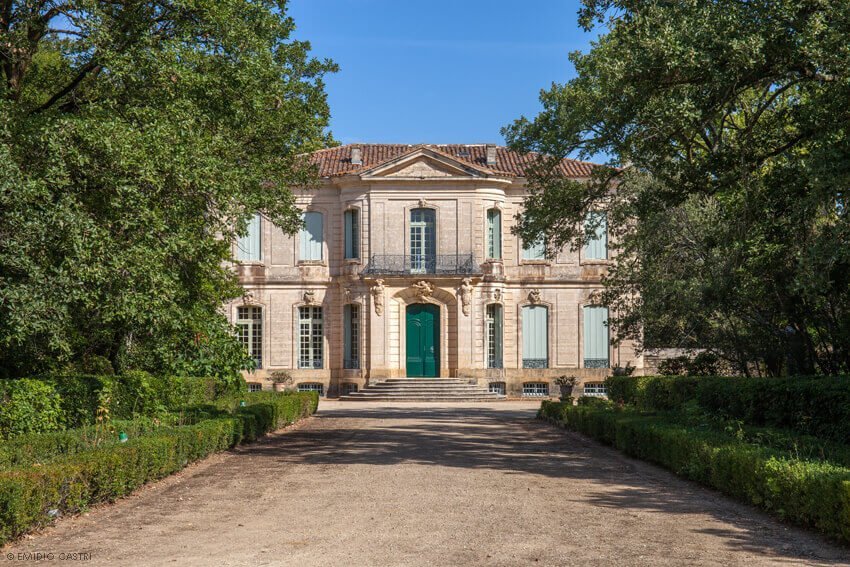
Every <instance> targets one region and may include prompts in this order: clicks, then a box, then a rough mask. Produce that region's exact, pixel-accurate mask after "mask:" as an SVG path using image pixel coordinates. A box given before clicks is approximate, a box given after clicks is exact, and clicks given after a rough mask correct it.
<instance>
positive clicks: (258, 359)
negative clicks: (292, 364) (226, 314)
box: [236, 306, 263, 368]
mask: <svg viewBox="0 0 850 567" xmlns="http://www.w3.org/2000/svg"><path fill="white" fill-rule="evenodd" d="M236 330H237V333H238V335H239V340H240V342H241V343H242V346H244V347H245V351H246V352H247V353H248V355H249V356H250V357H251V358H253V359H254V363H255V364H256V367H257V368H262V367H263V309H262V307H254V306H243V307H237V308H236Z"/></svg>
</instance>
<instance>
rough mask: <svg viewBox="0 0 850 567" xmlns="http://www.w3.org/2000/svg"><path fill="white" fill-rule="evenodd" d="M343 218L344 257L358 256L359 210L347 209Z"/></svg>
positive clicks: (353, 257)
mask: <svg viewBox="0 0 850 567" xmlns="http://www.w3.org/2000/svg"><path fill="white" fill-rule="evenodd" d="M344 218H345V259H346V260H352V259H354V260H356V259H358V258H360V211H358V210H357V209H349V210H347V211H345V213H344Z"/></svg>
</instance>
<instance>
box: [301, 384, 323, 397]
mask: <svg viewBox="0 0 850 567" xmlns="http://www.w3.org/2000/svg"><path fill="white" fill-rule="evenodd" d="M298 391H299V392H318V393H319V396H324V395H325V385H324V384H319V383H316V382H305V383H302V384H298Z"/></svg>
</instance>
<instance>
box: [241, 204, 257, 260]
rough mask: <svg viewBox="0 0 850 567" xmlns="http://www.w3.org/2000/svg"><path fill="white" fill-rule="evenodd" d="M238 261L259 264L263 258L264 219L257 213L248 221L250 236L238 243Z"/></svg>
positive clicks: (244, 237) (243, 237)
mask: <svg viewBox="0 0 850 567" xmlns="http://www.w3.org/2000/svg"><path fill="white" fill-rule="evenodd" d="M236 259H237V260H241V261H243V262H258V261H260V260H262V259H263V256H262V219H261V218H260V214H259V213H257V214H255V215H254V216H253V217H251V220H250V221H248V234H246V235H245V236H240V237H239V240H238V241H237V242H236Z"/></svg>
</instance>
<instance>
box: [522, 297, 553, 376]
mask: <svg viewBox="0 0 850 567" xmlns="http://www.w3.org/2000/svg"><path fill="white" fill-rule="evenodd" d="M522 367H523V368H548V367H549V309H547V308H546V307H545V306H543V305H526V306H524V307H523V308H522Z"/></svg>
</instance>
